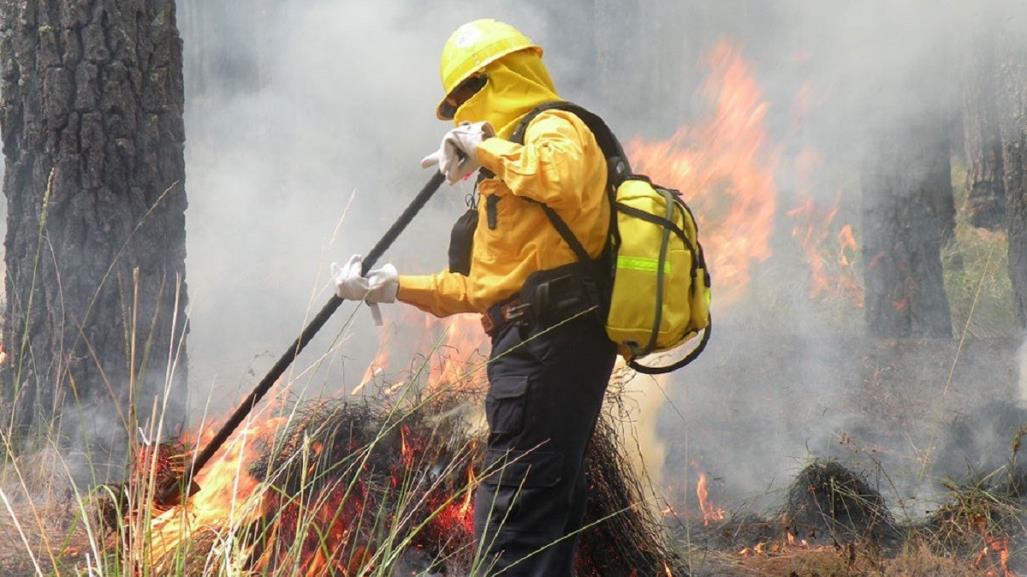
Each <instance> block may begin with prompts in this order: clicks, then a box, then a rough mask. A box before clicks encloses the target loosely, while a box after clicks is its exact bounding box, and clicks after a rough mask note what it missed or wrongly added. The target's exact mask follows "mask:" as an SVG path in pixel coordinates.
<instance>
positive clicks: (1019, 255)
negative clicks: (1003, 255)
mask: <svg viewBox="0 0 1027 577" xmlns="http://www.w3.org/2000/svg"><path fill="white" fill-rule="evenodd" d="M1017 23H1020V24H1021V25H1022V20H1017V19H1012V18H1011V19H1009V20H1007V21H1004V22H1003V27H1004V29H1003V30H1002V31H1001V32H1000V34H999V38H1000V40H1001V42H1000V46H1002V49H1001V55H1000V57H999V59H998V73H999V77H1000V78H1001V84H1000V85H999V89H998V90H997V91H996V93H997V94H998V100H999V106H998V108H999V119H1000V120H999V125H1000V126H1001V132H1002V165H1003V169H1004V185H1005V192H1006V222H1007V223H1008V231H1009V278H1010V279H1011V280H1012V283H1013V303H1014V307H1015V313H1016V318H1017V320H1018V321H1019V323H1020V326H1021V327H1022V328H1025V329H1027V39H1025V38H1024V34H1023V30H1021V29H1020V28H1019V27H1018V26H1017Z"/></svg>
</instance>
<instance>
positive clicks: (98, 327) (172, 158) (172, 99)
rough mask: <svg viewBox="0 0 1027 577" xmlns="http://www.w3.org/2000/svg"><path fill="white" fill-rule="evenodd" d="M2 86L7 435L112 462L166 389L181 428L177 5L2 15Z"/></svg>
mask: <svg viewBox="0 0 1027 577" xmlns="http://www.w3.org/2000/svg"><path fill="white" fill-rule="evenodd" d="M0 80H2V84H0V88H2V100H0V112H2V114H0V123H2V124H0V129H2V134H3V152H4V155H5V158H6V162H7V171H6V174H5V176H4V194H5V195H6V197H7V203H8V217H7V238H6V241H5V246H6V250H7V252H6V256H5V263H6V266H7V276H6V279H5V287H6V291H7V302H6V309H5V313H6V319H5V321H6V322H5V323H4V326H3V338H4V343H5V344H6V347H7V350H8V352H9V361H8V363H7V368H6V369H5V378H4V388H5V399H6V401H7V402H8V403H9V404H13V406H9V407H8V408H9V409H11V410H10V421H9V422H7V423H5V428H13V429H15V430H16V431H17V432H19V433H21V434H22V435H23V436H24V434H25V433H29V432H31V433H33V435H32V438H37V437H36V436H35V434H36V433H38V432H43V433H47V434H50V435H55V436H57V437H59V438H61V439H64V440H72V441H73V442H75V443H84V444H85V448H87V449H96V448H101V449H107V450H115V451H117V450H118V449H119V448H120V447H121V446H122V445H123V443H124V441H125V439H126V434H127V431H130V430H132V431H134V429H131V428H130V427H132V426H133V425H132V423H131V422H130V421H131V415H132V412H131V411H129V407H130V406H131V404H130V403H129V402H128V401H129V400H130V399H133V398H134V400H135V405H134V406H136V407H138V409H139V412H140V414H141V416H142V418H143V419H144V420H145V417H146V416H148V415H149V414H150V412H151V410H152V408H153V406H154V403H155V402H158V403H159V402H160V401H161V400H162V399H161V397H162V392H163V390H164V387H165V384H167V385H169V386H170V395H169V398H168V399H167V402H168V411H169V412H168V416H167V419H168V420H166V423H167V424H171V423H173V422H177V421H178V420H180V419H181V418H182V417H183V416H184V407H185V391H186V389H185V360H186V359H185V346H184V336H185V332H186V328H185V327H186V324H185V316H184V311H185V306H186V292H185V208H186V195H185V188H184V172H185V168H184V160H183V146H184V140H185V135H184V127H183V123H182V106H183V90H182V44H181V40H180V39H179V35H178V31H177V29H176V24H175V4H174V1H173V0H135V1H129V0H34V1H31V2H24V1H19V0H0ZM169 360H170V361H169ZM169 362H170V365H171V367H170V368H169ZM172 369H173V370H174V373H173V376H172V377H171V378H166V376H167V375H168V374H169V373H170V372H171V370H172ZM155 397H156V398H155ZM157 408H158V410H159V409H160V405H159V404H158V405H157ZM90 458H92V459H94V462H95V460H96V459H101V458H104V457H103V456H102V455H97V454H93V455H91V456H90ZM101 462H102V461H101Z"/></svg>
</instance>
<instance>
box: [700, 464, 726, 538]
mask: <svg viewBox="0 0 1027 577" xmlns="http://www.w3.org/2000/svg"><path fill="white" fill-rule="evenodd" d="M695 494H696V496H697V497H699V510H700V511H702V521H703V525H707V526H708V525H709V524H710V523H712V522H713V521H723V520H724V518H725V517H726V516H727V512H726V511H724V509H721V508H720V507H718V506H716V505H714V504H713V503H711V502H710V488H709V481H708V479H707V478H706V473H699V480H698V481H697V482H696V484H695Z"/></svg>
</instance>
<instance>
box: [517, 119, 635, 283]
mask: <svg viewBox="0 0 1027 577" xmlns="http://www.w3.org/2000/svg"><path fill="white" fill-rule="evenodd" d="M547 110H563V111H566V112H570V113H571V114H573V115H575V116H577V117H578V118H580V119H581V121H582V122H584V123H585V126H587V127H588V129H589V131H591V132H592V134H593V136H595V139H596V143H598V144H599V148H600V149H601V150H602V151H603V156H604V157H605V158H606V166H607V169H608V170H609V175H608V176H607V187H608V189H610V190H611V191H612V190H616V187H617V186H618V185H619V184H620V183H621V182H623V180H624V179H625V178H627V176H629V175H630V174H631V167H630V166H629V165H628V161H627V156H626V155H625V154H624V149H623V148H622V147H621V145H620V142H619V141H618V140H617V137H616V136H615V135H614V134H613V131H612V130H610V127H609V126H607V125H606V122H605V121H603V119H602V118H600V117H599V116H598V115H596V114H595V113H593V112H590V111H589V110H587V109H585V108H584V107H582V106H578V105H577V104H574V103H572V102H567V101H565V100H554V101H553V102H546V103H544V104H540V105H539V106H536V107H535V108H533V109H532V110H531V112H529V113H528V114H526V115H525V116H524V118H522V119H521V121H520V122H519V123H518V124H517V128H515V129H514V132H513V134H512V135H511V136H510V141H511V142H516V143H517V144H524V135H525V133H526V132H527V131H528V125H529V124H531V122H532V121H533V120H535V118H537V117H538V115H539V114H542V113H543V112H545V111H547ZM522 198H523V197H522ZM611 199H612V195H611ZM525 200H528V201H529V202H533V203H535V204H537V205H539V206H540V207H541V208H542V210H543V211H544V212H545V213H546V218H548V219H549V222H550V223H552V225H553V227H554V228H556V231H557V232H558V233H560V236H561V237H563V240H564V242H566V243H567V244H568V245H570V247H571V250H573V251H574V254H575V256H577V257H578V260H579V261H581V262H583V263H587V262H590V261H591V260H592V259H591V257H590V256H589V254H588V251H587V250H585V247H584V246H582V244H581V241H579V240H578V237H576V236H575V235H574V232H573V231H571V228H570V227H569V226H567V222H566V221H564V220H563V219H562V218H560V215H558V214H557V213H556V211H555V210H553V209H552V207H550V206H549V205H547V204H545V203H542V202H538V201H535V200H531V199H525ZM612 220H613V215H612V212H611V221H612Z"/></svg>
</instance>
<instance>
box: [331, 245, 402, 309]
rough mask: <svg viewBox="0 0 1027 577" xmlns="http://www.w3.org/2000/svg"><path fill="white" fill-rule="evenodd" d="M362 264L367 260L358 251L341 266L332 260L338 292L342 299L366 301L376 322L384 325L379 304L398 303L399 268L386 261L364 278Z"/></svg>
mask: <svg viewBox="0 0 1027 577" xmlns="http://www.w3.org/2000/svg"><path fill="white" fill-rule="evenodd" d="M363 264H364V259H363V257H361V256H360V255H359V254H355V255H353V256H351V257H350V259H349V260H348V261H346V264H345V265H343V266H341V267H340V266H339V265H337V264H335V263H334V262H333V263H332V279H333V280H335V294H336V295H338V296H339V298H341V299H346V300H352V301H364V302H365V303H367V304H368V306H369V307H370V308H371V315H372V316H373V317H374V322H375V324H377V325H378V326H381V324H382V317H381V310H380V309H379V308H378V303H392V302H396V293H397V292H399V273H398V272H396V267H394V266H392V265H391V264H387V265H385V266H383V267H381V268H377V269H373V270H370V271H368V273H367V276H366V277H365V276H363V275H361V274H360V269H361V267H362V266H363Z"/></svg>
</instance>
